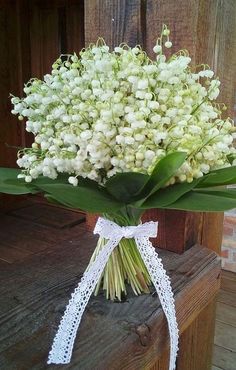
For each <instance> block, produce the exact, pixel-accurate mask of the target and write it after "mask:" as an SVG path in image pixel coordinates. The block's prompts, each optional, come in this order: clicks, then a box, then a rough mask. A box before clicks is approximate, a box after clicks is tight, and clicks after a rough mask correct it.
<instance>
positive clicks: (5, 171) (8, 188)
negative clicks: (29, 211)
mask: <svg viewBox="0 0 236 370" xmlns="http://www.w3.org/2000/svg"><path fill="white" fill-rule="evenodd" d="M20 173H21V170H19V169H16V168H3V167H2V168H0V193H5V194H13V195H21V194H29V193H37V189H35V188H34V187H33V185H32V184H30V183H26V182H25V181H24V179H18V178H17V175H19V174H20Z"/></svg>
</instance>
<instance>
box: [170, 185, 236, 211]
mask: <svg viewBox="0 0 236 370" xmlns="http://www.w3.org/2000/svg"><path fill="white" fill-rule="evenodd" d="M231 196H232V197H229V196H228V195H227V196H226V195H225V194H224V192H220V191H218V192H217V194H215V193H214V192H213V193H210V192H208V193H205V192H202V191H199V192H198V191H196V190H192V191H190V192H188V193H187V194H185V195H183V196H182V197H181V198H179V199H178V200H177V201H176V202H174V203H172V204H169V205H167V206H165V207H163V208H166V209H180V210H185V211H202V212H221V211H222V212H223V211H227V210H229V209H232V208H236V196H235V194H234V195H231Z"/></svg>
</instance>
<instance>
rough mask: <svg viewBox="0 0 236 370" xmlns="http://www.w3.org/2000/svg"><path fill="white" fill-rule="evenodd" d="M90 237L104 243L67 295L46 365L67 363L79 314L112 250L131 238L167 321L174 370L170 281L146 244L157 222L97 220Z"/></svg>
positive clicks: (175, 335) (174, 332) (175, 344)
mask: <svg viewBox="0 0 236 370" xmlns="http://www.w3.org/2000/svg"><path fill="white" fill-rule="evenodd" d="M94 234H99V235H100V236H101V237H103V238H105V239H107V240H108V242H107V243H106V245H105V246H104V248H103V249H102V250H101V251H100V252H99V254H98V255H97V257H96V259H95V261H94V262H93V263H92V265H91V266H90V267H89V268H88V269H87V270H86V272H85V273H84V275H83V277H82V279H81V281H80V283H79V284H78V287H77V288H76V289H75V291H74V293H73V294H72V296H71V299H70V301H69V304H68V305H67V307H66V310H65V313H64V316H63V318H62V320H61V322H60V325H59V328H58V331H57V334H56V336H55V338H54V342H53V345H52V349H51V351H50V353H49V358H48V364H51V363H54V364H67V363H69V362H70V359H71V355H72V350H73V345H74V341H75V337H76V333H77V330H78V327H79V324H80V321H81V318H82V315H83V312H84V310H85V308H86V306H87V303H88V301H89V298H90V296H91V294H92V292H93V291H94V289H95V286H96V284H97V282H98V280H99V278H100V276H101V274H102V272H103V269H104V267H105V265H106V263H107V261H108V259H109V257H110V255H111V253H112V251H113V250H114V248H115V247H116V246H117V245H118V244H119V242H120V240H121V239H122V238H134V239H135V241H136V244H137V248H138V250H139V252H140V254H141V257H142V259H143V261H144V263H145V265H146V267H147V270H148V272H149V274H150V277H151V279H152V282H153V284H154V286H155V289H156V291H157V294H158V296H159V299H160V302H161V305H162V308H163V311H164V313H165V316H166V319H167V322H168V328H169V333H170V363H169V370H174V369H175V363H176V356H177V351H178V326H177V321H176V314H175V305H174V297H173V292H172V289H171V285H170V279H169V277H168V276H167V274H166V271H165V269H164V267H163V264H162V262H161V259H160V258H159V257H158V254H157V253H156V251H155V249H154V248H153V246H152V244H151V242H150V241H149V238H150V237H155V236H156V235H157V222H153V221H151V222H146V223H144V224H140V225H138V226H119V225H117V224H116V223H115V222H113V221H109V220H106V219H104V218H102V217H100V218H99V219H98V221H97V224H96V226H95V229H94Z"/></svg>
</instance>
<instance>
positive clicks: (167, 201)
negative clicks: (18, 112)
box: [0, 152, 236, 222]
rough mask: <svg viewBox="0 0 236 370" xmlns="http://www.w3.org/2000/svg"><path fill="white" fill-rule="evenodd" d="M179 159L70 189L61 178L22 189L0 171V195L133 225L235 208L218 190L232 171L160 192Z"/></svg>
mask: <svg viewBox="0 0 236 370" xmlns="http://www.w3.org/2000/svg"><path fill="white" fill-rule="evenodd" d="M185 158H186V153H182V152H175V153H171V154H169V155H167V156H166V157H164V158H163V159H162V160H161V161H159V162H158V163H157V165H156V166H155V168H154V170H153V172H152V174H151V175H150V176H148V175H144V174H141V173H132V172H127V173H119V174H116V175H115V176H113V177H112V178H110V179H109V180H108V181H107V182H106V184H105V185H104V186H101V185H99V184H98V183H97V182H95V181H92V180H90V179H84V178H82V177H79V178H78V180H79V181H78V182H79V185H78V186H76V187H74V186H72V185H70V184H68V179H67V177H68V176H67V175H64V174H61V175H59V176H58V177H57V179H55V180H52V179H49V178H46V177H44V176H40V177H38V178H37V179H36V180H33V181H32V182H31V183H26V182H25V181H24V179H18V178H17V176H18V174H19V173H21V171H20V170H19V169H13V168H0V192H2V193H6V194H15V195H20V194H28V193H33V194H34V193H37V192H42V193H44V195H45V197H46V198H47V199H48V200H49V201H51V202H55V203H58V204H63V205H64V206H67V207H70V208H80V209H82V210H85V211H88V212H98V213H105V214H108V215H109V214H113V215H115V214H118V213H119V214H120V215H122V214H123V213H122V212H123V211H124V210H125V212H128V213H129V217H130V218H132V220H133V222H138V218H139V215H140V214H141V213H142V212H143V210H144V209H150V208H167V209H180V210H189V211H209V212H211V211H212V212H213V211H225V210H228V209H231V208H236V190H232V189H225V188H223V189H222V188H220V186H225V185H229V184H235V183H236V166H231V167H228V168H223V169H220V170H215V171H212V172H210V173H209V174H207V175H205V176H203V177H202V178H200V179H196V180H194V181H193V182H191V183H179V184H174V185H170V186H167V187H164V186H165V185H166V183H167V182H168V181H169V180H170V179H171V178H172V177H173V176H175V173H176V171H177V170H178V169H179V168H180V166H181V165H182V164H183V162H184V161H185ZM122 210H123V211H122Z"/></svg>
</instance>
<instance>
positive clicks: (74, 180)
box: [68, 176, 78, 186]
mask: <svg viewBox="0 0 236 370" xmlns="http://www.w3.org/2000/svg"><path fill="white" fill-rule="evenodd" d="M68 182H69V184H71V185H73V186H77V185H78V179H77V178H76V177H74V176H70V177H69V178H68Z"/></svg>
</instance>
